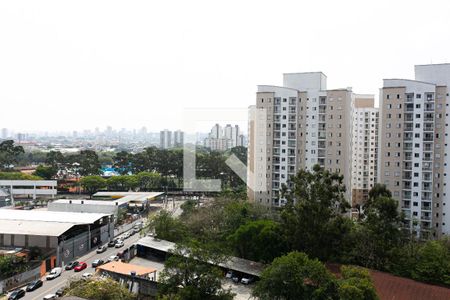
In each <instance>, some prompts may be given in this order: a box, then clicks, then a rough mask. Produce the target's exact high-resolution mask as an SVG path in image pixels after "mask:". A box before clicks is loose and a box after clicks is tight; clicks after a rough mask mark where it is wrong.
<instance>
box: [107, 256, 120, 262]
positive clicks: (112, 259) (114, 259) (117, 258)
mask: <svg viewBox="0 0 450 300" xmlns="http://www.w3.org/2000/svg"><path fill="white" fill-rule="evenodd" d="M118 260H119V257H118V256H117V255H111V256H110V257H109V258H108V262H110V261H118Z"/></svg>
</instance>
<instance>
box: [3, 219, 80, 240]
mask: <svg viewBox="0 0 450 300" xmlns="http://www.w3.org/2000/svg"><path fill="white" fill-rule="evenodd" d="M73 226H74V224H73V223H55V222H44V221H17V220H0V233H2V234H21V235H39V236H60V235H61V234H63V233H64V232H66V231H67V230H69V229H70V228H72V227H73Z"/></svg>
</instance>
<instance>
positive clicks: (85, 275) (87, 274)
mask: <svg viewBox="0 0 450 300" xmlns="http://www.w3.org/2000/svg"><path fill="white" fill-rule="evenodd" d="M81 277H82V278H83V279H89V278H91V277H92V273H89V272H86V273H84V274H83V275H81Z"/></svg>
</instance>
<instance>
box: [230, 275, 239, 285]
mask: <svg viewBox="0 0 450 300" xmlns="http://www.w3.org/2000/svg"><path fill="white" fill-rule="evenodd" d="M231 279H232V280H233V282H234V283H239V282H241V276H239V275H234V276H233V278H231Z"/></svg>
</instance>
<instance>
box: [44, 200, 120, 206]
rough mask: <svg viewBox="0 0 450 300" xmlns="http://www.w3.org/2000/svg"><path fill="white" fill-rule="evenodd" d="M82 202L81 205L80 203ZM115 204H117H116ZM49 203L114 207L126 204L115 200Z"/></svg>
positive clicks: (56, 201) (58, 201)
mask: <svg viewBox="0 0 450 300" xmlns="http://www.w3.org/2000/svg"><path fill="white" fill-rule="evenodd" d="M81 202H83V203H81ZM116 202H117V204H116ZM51 203H63V204H70V203H71V204H79V205H81V204H85V205H107V206H116V205H122V204H125V203H127V201H126V200H123V198H122V199H116V200H114V201H109V200H84V199H58V200H55V201H52V202H51Z"/></svg>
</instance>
